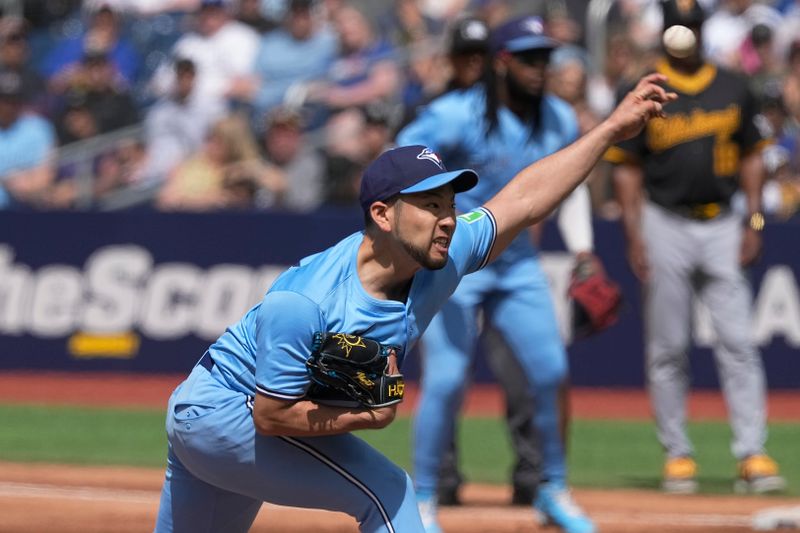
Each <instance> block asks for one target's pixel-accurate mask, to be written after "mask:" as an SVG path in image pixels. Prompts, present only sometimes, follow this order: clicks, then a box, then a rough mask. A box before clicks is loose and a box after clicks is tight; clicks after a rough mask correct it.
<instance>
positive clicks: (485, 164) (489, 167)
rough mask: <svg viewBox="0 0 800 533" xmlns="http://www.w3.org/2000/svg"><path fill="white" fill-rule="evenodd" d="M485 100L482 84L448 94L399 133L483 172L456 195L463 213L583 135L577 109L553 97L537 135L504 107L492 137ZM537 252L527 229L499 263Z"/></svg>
mask: <svg viewBox="0 0 800 533" xmlns="http://www.w3.org/2000/svg"><path fill="white" fill-rule="evenodd" d="M485 98H486V96H485V92H484V90H483V88H482V87H481V86H476V87H473V88H471V89H466V90H462V91H452V92H449V93H447V94H445V95H443V96H441V97H440V98H438V99H436V100H434V101H433V102H431V103H430V104H429V105H428V106H427V107H426V108H425V109H423V111H422V112H421V113H420V115H419V116H418V117H417V118H416V119H415V120H414V121H413V122H412V123H411V124H409V125H408V126H406V127H405V128H404V129H403V130H402V131H400V133H398V135H397V144H398V145H408V144H422V145H425V146H428V147H429V148H431V149H432V150H433V151H435V152H437V153H438V154H439V156H440V157H441V158H442V160H443V161H444V162H445V164H446V165H447V167H448V168H471V169H473V170H475V171H476V172H477V173H478V175H479V176H480V177H481V179H480V181H479V182H478V185H477V186H475V187H473V188H472V189H470V190H469V191H466V192H464V193H461V194H458V195H457V196H456V205H457V207H458V209H459V211H461V212H467V211H470V210H472V209H475V208H476V207H478V206H481V205H483V204H484V203H486V201H487V200H489V199H490V198H492V197H493V196H494V195H495V194H497V193H498V192H499V191H500V189H502V188H503V187H504V186H505V185H506V184H507V183H508V182H509V181H511V178H513V177H514V175H516V174H517V173H518V172H519V171H520V170H522V169H523V168H525V167H526V166H528V165H529V164H531V163H532V162H534V161H537V160H539V159H541V158H543V157H545V156H547V155H550V154H552V153H553V152H555V151H557V150H560V149H561V148H563V147H565V146H567V145H568V144H570V143H571V142H573V141H574V140H575V139H576V138H577V137H578V121H577V119H576V117H575V113H574V112H573V111H572V108H571V107H570V106H569V104H567V103H566V102H564V101H563V100H561V99H560V98H557V97H555V96H552V95H546V96H545V97H544V98H543V100H542V105H541V122H540V126H539V127H538V128H537V129H536V131H535V132H534V133H533V134H531V127H530V124H528V123H525V122H523V121H521V120H520V119H519V117H518V116H517V115H515V114H514V113H513V112H512V111H510V110H509V109H508V108H506V107H504V106H501V107H500V109H499V110H498V127H497V128H496V130H495V131H494V132H492V134H491V135H489V136H487V135H486V131H487V129H488V123H487V120H486V117H485V116H484V109H485V108H486V103H485ZM535 254H536V248H535V246H534V245H533V243H532V242H531V240H530V238H529V237H528V235H527V233H526V232H522V234H520V235H519V236H518V237H517V238H516V239H515V240H514V242H513V243H511V245H510V246H509V247H508V249H507V250H506V251H505V252H503V255H502V256H501V257H500V259H499V261H500V262H503V263H512V262H514V261H516V260H517V259H520V258H521V257H529V256H532V255H535ZM495 264H498V263H497V262H495Z"/></svg>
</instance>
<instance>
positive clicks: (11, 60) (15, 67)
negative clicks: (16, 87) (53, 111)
mask: <svg viewBox="0 0 800 533" xmlns="http://www.w3.org/2000/svg"><path fill="white" fill-rule="evenodd" d="M29 59H30V49H29V46H28V36H27V28H26V24H25V21H24V20H23V19H21V18H16V17H2V18H0V70H5V71H11V72H16V73H17V74H18V75H19V77H20V79H21V80H22V93H23V94H24V95H26V98H27V104H28V106H29V107H30V108H31V109H32V110H33V111H35V112H37V113H39V114H42V115H46V114H47V113H48V112H49V108H48V100H47V91H46V87H45V82H44V78H42V77H41V76H40V75H39V73H38V72H36V70H34V69H33V67H31V65H30V61H29Z"/></svg>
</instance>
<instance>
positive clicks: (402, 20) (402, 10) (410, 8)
mask: <svg viewBox="0 0 800 533" xmlns="http://www.w3.org/2000/svg"><path fill="white" fill-rule="evenodd" d="M420 2H421V0H393V1H392V2H391V4H390V6H389V8H388V9H387V10H386V11H385V12H384V13H383V14H382V15H380V16H379V17H378V20H377V26H378V33H379V34H380V35H382V36H383V37H384V38H385V39H386V40H388V41H389V42H390V43H391V44H392V45H393V46H395V47H397V48H404V47H409V46H411V45H414V44H419V43H424V42H426V41H431V40H433V39H435V38H437V37H439V36H441V35H442V32H443V31H444V22H443V21H442V20H439V19H435V18H432V17H429V16H427V15H425V14H424V13H423V12H422V9H421V6H420Z"/></svg>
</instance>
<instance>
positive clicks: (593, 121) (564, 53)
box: [547, 46, 619, 218]
mask: <svg viewBox="0 0 800 533" xmlns="http://www.w3.org/2000/svg"><path fill="white" fill-rule="evenodd" d="M588 77H589V58H588V56H587V54H586V52H585V51H584V50H583V49H582V48H578V47H576V46H562V47H560V48H558V49H556V50H555V51H554V52H553V55H552V56H551V59H550V76H549V78H548V81H547V85H548V89H549V90H550V92H552V93H553V94H555V95H556V96H558V97H559V98H561V99H562V100H564V101H566V102H567V103H568V104H570V106H572V109H573V110H574V111H575V116H576V117H577V119H578V130H579V132H580V134H581V135H583V134H585V133H586V132H587V131H589V130H590V129H592V128H594V127H595V126H596V125H597V124H598V123H599V122H600V118H599V117H598V116H597V114H596V113H595V112H594V110H592V108H591V107H590V106H589V103H588V102H587V91H586V88H587V81H588ZM587 185H588V186H589V193H590V196H591V199H592V212H593V213H596V214H599V215H600V216H602V217H604V218H617V217H618V216H619V206H618V205H617V202H616V201H615V200H614V198H613V196H614V191H613V184H612V183H611V167H610V166H609V165H608V164H607V163H605V162H603V161H601V162H600V163H598V164H597V165H595V167H594V168H593V169H592V171H591V172H590V175H589V178H588V179H587Z"/></svg>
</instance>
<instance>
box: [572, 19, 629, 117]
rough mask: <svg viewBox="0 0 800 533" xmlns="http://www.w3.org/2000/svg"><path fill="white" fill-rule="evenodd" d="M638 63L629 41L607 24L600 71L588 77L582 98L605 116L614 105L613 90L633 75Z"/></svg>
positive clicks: (597, 112) (618, 30)
mask: <svg viewBox="0 0 800 533" xmlns="http://www.w3.org/2000/svg"><path fill="white" fill-rule="evenodd" d="M641 64H642V60H641V54H640V53H639V50H638V49H637V48H636V45H635V44H634V43H633V41H632V40H631V39H630V38H629V37H628V36H627V35H626V34H625V32H624V31H621V29H620V28H617V27H612V28H610V29H609V37H608V41H607V47H606V58H605V61H604V66H603V71H602V72H596V73H594V74H592V75H591V76H590V77H589V80H588V86H587V90H586V97H587V98H586V100H587V102H588V104H589V107H591V109H592V110H593V111H594V112H595V114H597V116H599V117H606V116H608V114H609V113H610V112H611V110H612V109H614V105H615V103H616V94H617V91H618V90H619V88H620V87H623V86H625V85H626V84H628V83H630V82H631V81H632V80H635V79H636V77H637V75H638V74H639V71H640V69H641Z"/></svg>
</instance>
